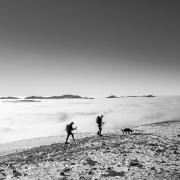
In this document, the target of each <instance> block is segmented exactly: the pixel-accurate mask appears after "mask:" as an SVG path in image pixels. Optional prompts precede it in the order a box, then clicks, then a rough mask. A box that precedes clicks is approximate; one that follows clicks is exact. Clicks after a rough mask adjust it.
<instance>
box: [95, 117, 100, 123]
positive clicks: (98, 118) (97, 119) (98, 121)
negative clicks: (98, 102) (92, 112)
mask: <svg viewBox="0 0 180 180" xmlns="http://www.w3.org/2000/svg"><path fill="white" fill-rule="evenodd" d="M100 121H101V119H100V117H99V116H98V117H97V118H96V123H97V124H100Z"/></svg>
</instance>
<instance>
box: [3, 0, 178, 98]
mask: <svg viewBox="0 0 180 180" xmlns="http://www.w3.org/2000/svg"><path fill="white" fill-rule="evenodd" d="M179 5H180V2H179V1H178V0H171V1H169V0H168V1H167V0H163V1H161V0H136V1H134V0H121V1H116V0H108V1H107V0H98V1H97V0H76V1H74V0H61V1H59V0H36V1H34V0H26V1H24V0H16V1H14V0H1V1H0V84H1V88H0V96H30V95H42V96H46V95H62V94H78V95H82V96H91V97H96V96H97V97H99V96H107V95H111V94H115V95H117V96H120V95H143V94H154V95H180V83H179V79H180V34H179V32H180V11H179Z"/></svg>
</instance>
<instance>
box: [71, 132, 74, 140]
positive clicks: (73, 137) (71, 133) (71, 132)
mask: <svg viewBox="0 0 180 180" xmlns="http://www.w3.org/2000/svg"><path fill="white" fill-rule="evenodd" d="M71 136H72V139H73V141H74V134H73V133H72V132H71Z"/></svg>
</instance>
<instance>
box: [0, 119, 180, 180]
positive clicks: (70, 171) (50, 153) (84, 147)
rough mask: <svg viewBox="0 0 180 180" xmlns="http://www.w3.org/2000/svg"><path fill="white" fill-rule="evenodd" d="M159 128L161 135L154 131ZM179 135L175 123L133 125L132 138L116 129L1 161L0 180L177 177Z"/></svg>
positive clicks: (179, 176) (179, 126)
mask: <svg viewBox="0 0 180 180" xmlns="http://www.w3.org/2000/svg"><path fill="white" fill-rule="evenodd" d="M166 127H167V134H166V135H165V131H164V129H165V128H166ZM162 128H164V129H163V132H164V134H163V135H162V136H161V135H159V134H157V133H154V129H155V131H156V132H161V131H160V130H161V129H162ZM170 128H172V129H171V130H170ZM158 129H159V131H158ZM171 131H174V133H173V134H170V135H168V134H169V132H171ZM179 136H180V121H172V122H168V123H165V124H163V123H160V124H156V125H155V124H152V125H147V126H144V127H143V126H141V127H138V128H136V130H135V132H134V133H133V134H131V135H122V133H121V132H120V131H119V130H117V131H115V132H113V133H107V134H105V135H104V136H103V137H101V138H100V137H98V136H91V137H84V138H81V139H79V140H76V141H75V142H71V143H70V144H68V145H65V144H63V143H56V144H52V145H48V146H40V147H36V148H32V149H30V150H26V151H23V152H19V153H13V154H9V155H5V156H2V157H0V179H37V180H38V179H39V180H40V179H42V180H43V179H57V180H75V179H77V180H78V179H81V180H82V179H84V180H95V179H96V180H100V179H101V180H105V179H107V180H108V179H143V180H145V179H171V180H173V179H174V180H175V179H180V139H179V138H180V137H179Z"/></svg>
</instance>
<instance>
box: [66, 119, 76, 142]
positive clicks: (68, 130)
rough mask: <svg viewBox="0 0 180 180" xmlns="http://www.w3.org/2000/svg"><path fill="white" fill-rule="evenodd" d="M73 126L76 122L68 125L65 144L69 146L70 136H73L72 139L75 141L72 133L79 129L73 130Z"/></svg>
mask: <svg viewBox="0 0 180 180" xmlns="http://www.w3.org/2000/svg"><path fill="white" fill-rule="evenodd" d="M73 124H74V122H71V123H70V124H67V125H66V132H67V138H66V142H65V144H68V142H67V141H68V138H69V136H70V135H71V136H72V139H73V141H74V134H73V133H72V131H73V130H75V129H77V127H75V128H73Z"/></svg>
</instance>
